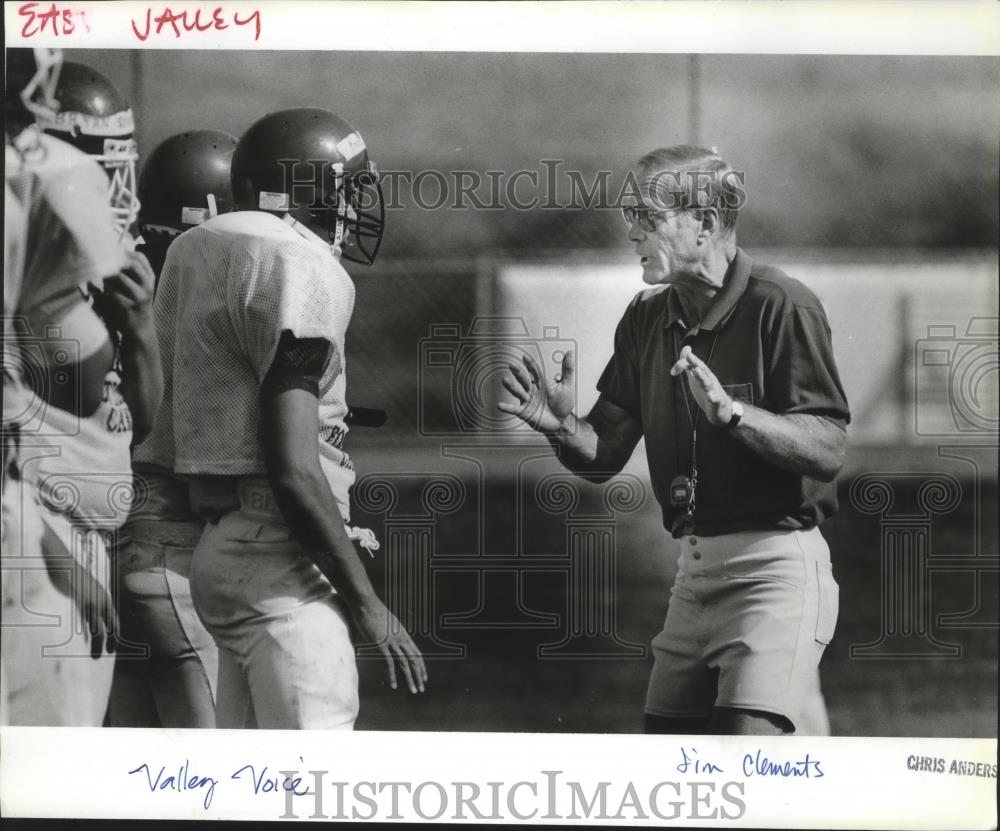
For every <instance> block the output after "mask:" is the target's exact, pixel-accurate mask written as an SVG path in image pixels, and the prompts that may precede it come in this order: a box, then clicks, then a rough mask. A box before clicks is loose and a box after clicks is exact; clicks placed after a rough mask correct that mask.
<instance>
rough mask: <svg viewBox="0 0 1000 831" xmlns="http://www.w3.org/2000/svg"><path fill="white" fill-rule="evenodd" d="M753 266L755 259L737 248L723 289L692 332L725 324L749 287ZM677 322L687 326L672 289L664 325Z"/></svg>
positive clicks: (708, 329) (713, 328) (668, 297)
mask: <svg viewBox="0 0 1000 831" xmlns="http://www.w3.org/2000/svg"><path fill="white" fill-rule="evenodd" d="M752 266H753V261H752V260H751V259H750V257H749V255H748V254H747V253H746V252H745V251H744V250H743V249H742V248H737V249H736V256H735V257H733V261H732V262H731V263H730V264H729V268H728V269H726V276H725V279H724V280H723V283H722V290H721V291H720V292H719V293H718V294H717V295H715V298H714V299H713V300H712V304H711V305H710V306H709V307H708V311H706V312H705V316H704V317H703V318H702V319H701V323H699V324H698V325H697V326H695V327H692V328H691V332H692V333H693V332H698V331H700V330H702V329H704V330H706V331H709V332H714V331H715V330H717V329H719V328H721V327H722V326H724V325H725V323H726V321H727V320H729V317H730V315H732V313H733V310H734V309H735V308H736V304H737V303H738V302H739V300H740V298H741V297H742V296H743V292H745V291H746V289H747V284H748V283H749V282H750V268H751V267H752ZM675 323H679V324H681V325H682V326H686V323H685V321H684V309H683V308H682V307H681V302H680V298H678V297H677V292H676V291H673V290H671V291H668V292H667V308H666V316H665V321H664V326H673V325H674V324H675Z"/></svg>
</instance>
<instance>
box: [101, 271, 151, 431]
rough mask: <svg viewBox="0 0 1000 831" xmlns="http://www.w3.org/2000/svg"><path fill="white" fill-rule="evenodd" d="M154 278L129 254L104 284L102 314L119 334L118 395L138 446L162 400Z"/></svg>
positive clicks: (148, 429)
mask: <svg viewBox="0 0 1000 831" xmlns="http://www.w3.org/2000/svg"><path fill="white" fill-rule="evenodd" d="M155 283H156V276H155V275H154V273H153V269H152V268H151V267H150V265H149V262H148V260H147V259H146V258H145V257H144V256H143V255H142V254H139V253H138V252H128V262H127V264H126V265H125V267H124V268H123V269H122V270H121V271H120V272H119V273H118V274H116V275H114V276H112V277H109V278H107V279H106V280H105V281H104V291H103V293H102V302H101V310H102V314H103V315H104V317H105V319H106V320H107V322H108V325H109V326H111V327H112V328H113V329H115V330H117V331H118V332H120V333H121V336H122V341H121V362H122V383H121V388H120V391H121V394H122V398H124V399H125V403H126V404H127V405H128V408H129V411H130V413H131V415H132V441H133V443H134V444H139V443H140V442H141V441H142V440H143V439H144V438H145V437H146V436H147V435H148V434H149V431H150V430H151V429H152V427H153V419H154V418H155V417H156V411H157V408H159V406H160V399H161V398H162V397H163V371H162V368H161V366H160V350H159V345H158V342H157V340H156V330H155V327H154V326H153V289H154V286H155Z"/></svg>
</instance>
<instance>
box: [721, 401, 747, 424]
mask: <svg viewBox="0 0 1000 831" xmlns="http://www.w3.org/2000/svg"><path fill="white" fill-rule="evenodd" d="M730 408H731V409H732V412H733V414H732V416H731V417H730V419H729V422H728V423H727V424H724V425H723V426H722V429H723V430H732V429H733V428H734V427H735V426H736V425H737V424H739V423H740V422H741V421H742V420H743V405H742V404H740V402H739V401H737V400H736V399H735V398H734V399H733V403H732V404H731V405H730Z"/></svg>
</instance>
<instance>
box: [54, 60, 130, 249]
mask: <svg viewBox="0 0 1000 831" xmlns="http://www.w3.org/2000/svg"><path fill="white" fill-rule="evenodd" d="M53 89H54V95H55V99H56V101H57V103H58V108H57V111H54V112H50V113H48V114H47V115H40V116H38V126H39V127H40V128H41V129H43V130H44V131H45V132H47V133H49V134H51V135H54V136H56V137H57V138H61V139H62V140H63V141H66V142H68V143H69V144H72V145H73V146H74V147H76V148H77V149H79V150H81V151H83V152H84V153H87V154H88V155H89V156H90V157H91V158H93V159H94V161H96V162H97V163H98V164H100V165H101V167H103V168H104V171H105V173H107V175H108V203H109V205H110V207H111V213H112V215H113V217H114V221H115V227H116V229H117V231H118V234H119V236H120V237H122V238H124V236H125V235H126V234H127V233H128V229H129V227H130V226H131V225H132V223H134V222H135V220H136V217H137V216H138V214H139V198H138V188H137V186H136V172H135V168H136V162H137V161H138V160H139V152H138V148H137V146H136V142H135V140H134V138H133V134H134V133H135V119H134V118H133V116H132V110H131V108H130V107H129V105H128V101H126V100H125V96H124V95H122V93H121V91H120V90H119V89H118V88H117V87H116V86H115V85H114V84H113V83H112V82H111V81H110V80H109V79H108V78H106V77H105V76H104V75H102V74H101V73H100V72H97V71H96V70H94V69H91V68H90V67H88V66H84V65H83V64H78V63H74V62H71V61H65V62H64V63H63V64H62V69H61V72H59V73H58V77H57V83H56V84H55V85H54V87H53Z"/></svg>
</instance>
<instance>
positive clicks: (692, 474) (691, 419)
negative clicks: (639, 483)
mask: <svg viewBox="0 0 1000 831" xmlns="http://www.w3.org/2000/svg"><path fill="white" fill-rule="evenodd" d="M672 334H673V346H674V363H677V361H679V360H680V357H681V346H680V341H679V340H678V337H677V330H676V329H673V330H672ZM718 342H719V333H718V332H716V333H715V336H714V337H713V338H712V345H711V346H710V347H709V349H708V359H707V360H706V361H705V366H706V368H708V369H711V368H712V356H713V355H714V354H715V346H716V344H717V343H718ZM687 375H688V374H687V371H685V372H682V373H681V376H680V387H681V394H682V395H683V396H684V411H685V412H686V413H687V417H688V424H690V425H691V449H690V453H689V455H688V462H689V463H688V481H689V483H690V488H689V496H688V506H687V518H688V520H689V521H691V522H693V520H694V509H695V493H696V491H697V487H698V422H699V421H700V420H701V407H699V406H698V403H697V401H696V402H695V404H694V412H693V413H692V411H691V410H692V408H691V398H694V393H693V392H692V393H691V395H690V396H689V395H688V377H687ZM677 433H678V431H677V425H676V422H675V423H674V453H675V455H676V458H677V459H678V460H679V459H680V450H679V447H678V435H677Z"/></svg>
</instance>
